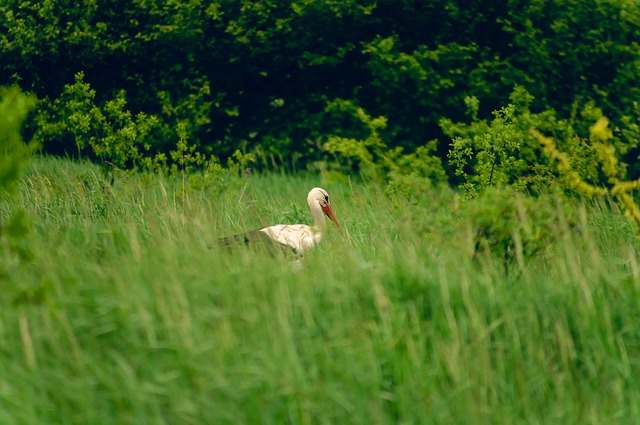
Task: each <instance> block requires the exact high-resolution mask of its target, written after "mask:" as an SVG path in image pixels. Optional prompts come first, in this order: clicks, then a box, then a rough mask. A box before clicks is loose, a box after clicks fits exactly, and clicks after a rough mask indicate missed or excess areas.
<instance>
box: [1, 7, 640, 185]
mask: <svg viewBox="0 0 640 425" xmlns="http://www.w3.org/2000/svg"><path fill="white" fill-rule="evenodd" d="M639 16H640V6H638V3H637V2H636V1H635V0H588V1H583V2H576V1H571V2H564V3H558V2H549V1H546V0H534V1H527V2H523V1H522V0H509V1H507V2H505V3H501V4H499V5H498V4H493V3H491V2H482V1H471V2H466V3H465V4H464V5H462V4H460V3H459V2H454V1H451V0H436V1H429V2H424V1H419V0H408V1H403V2H400V3H398V2H395V1H391V0H378V1H375V2H374V1H371V0H347V1H323V2H317V1H311V0H295V1H294V0H290V1H284V2H273V1H270V0H254V1H245V2H237V1H231V0H206V1H200V0H187V1H173V0H172V1H162V2H160V1H156V0H151V1H149V0H134V1H126V2H125V1H113V2H108V3H99V2H96V1H95V0H80V1H78V2H75V3H73V4H69V3H68V2H65V1H62V0H47V1H44V2H42V1H34V0H6V1H4V2H2V4H1V5H0V63H1V64H2V65H1V66H0V85H3V84H4V85H7V84H18V85H19V86H20V87H21V88H22V89H23V90H25V91H28V92H33V93H34V94H35V95H36V96H37V97H38V98H39V99H41V101H40V103H39V106H38V112H37V114H36V115H42V114H47V113H59V111H54V112H52V110H55V109H58V108H62V107H63V105H65V104H66V103H65V101H64V98H65V96H68V89H67V87H68V86H69V85H73V84H74V83H76V81H75V78H76V75H79V73H80V72H82V73H83V75H84V78H83V82H84V83H85V84H88V85H90V87H91V90H93V95H92V96H93V99H92V102H93V104H94V105H95V106H96V107H98V108H99V109H100V110H101V111H102V114H103V116H104V117H106V115H108V114H109V112H108V111H110V110H111V111H112V113H114V114H116V115H118V114H120V112H122V111H124V110H125V109H124V104H125V103H124V100H125V99H126V107H127V109H126V110H127V111H128V112H129V114H130V118H129V119H130V120H131V121H132V122H134V123H136V122H137V120H141V121H144V122H145V123H146V124H142V123H138V124H137V125H138V126H139V127H144V126H146V125H151V126H152V127H153V131H152V132H150V133H148V135H147V136H148V137H146V138H145V137H143V136H142V135H141V134H142V133H140V134H137V135H136V136H135V137H134V138H133V139H131V143H133V144H138V143H139V141H140V140H139V139H145V141H144V142H143V144H145V143H146V144H148V145H149V151H151V152H153V153H154V154H155V153H164V154H165V155H169V151H170V150H172V149H175V147H176V144H177V143H178V141H179V140H180V135H178V130H177V129H178V124H179V123H183V124H181V125H182V130H181V131H182V132H183V133H184V132H185V131H186V137H187V139H188V140H189V141H190V144H192V145H194V146H196V148H197V149H198V150H199V151H200V152H203V153H206V154H215V155H216V156H221V157H223V158H224V157H228V156H230V155H232V153H233V152H234V151H236V149H238V148H240V147H243V148H244V149H246V150H254V149H255V150H260V151H262V152H268V153H271V154H275V155H277V156H279V157H282V158H285V159H291V158H294V157H296V158H302V161H303V163H306V162H308V161H315V160H317V159H319V158H322V157H323V156H324V153H323V150H322V146H323V145H324V143H325V142H326V141H327V140H328V138H329V137H332V136H333V135H335V133H336V132H335V129H334V128H331V127H329V126H328V121H327V119H326V107H327V105H330V104H331V102H333V101H334V100H335V99H343V100H345V101H349V102H351V103H353V104H354V105H358V107H360V108H362V109H363V110H364V111H365V112H366V113H367V114H368V115H369V116H371V117H384V119H385V120H386V126H385V127H384V129H380V133H381V137H383V138H384V141H385V144H386V145H387V146H388V147H390V148H396V147H402V148H403V149H404V150H405V151H406V152H416V150H417V149H418V148H421V147H423V146H424V145H425V143H426V142H427V141H429V140H434V139H438V143H436V144H435V149H436V150H435V151H433V155H435V156H436V157H437V158H439V159H440V160H445V158H446V156H447V154H448V151H449V147H448V139H447V137H446V135H445V134H443V129H442V128H441V127H440V125H439V123H440V122H441V120H442V119H449V120H451V121H452V122H458V121H460V120H462V119H464V117H465V109H466V108H465V102H464V99H465V98H476V99H477V100H478V101H479V104H480V105H481V108H480V109H478V111H477V113H478V118H479V119H490V117H491V115H490V113H491V111H493V110H498V109H500V108H501V107H502V106H504V105H506V104H507V103H508V102H509V95H510V93H511V92H512V91H513V89H514V87H515V86H521V87H523V88H524V89H525V90H526V91H527V92H528V93H530V94H531V96H532V97H533V99H534V101H533V103H532V104H531V108H532V110H536V111H555V112H554V113H556V114H557V117H558V119H565V120H572V119H575V121H576V122H575V123H573V122H572V125H574V126H576V125H582V126H583V127H584V128H586V127H588V124H584V123H582V124H580V123H578V122H577V121H579V119H580V118H581V117H580V116H579V115H575V114H574V115H572V114H573V113H574V112H575V111H579V110H581V109H582V108H584V106H585V105H587V104H588V103H589V102H592V101H593V102H595V104H596V105H598V106H599V107H600V108H602V110H603V113H604V114H605V115H606V116H608V117H609V118H610V119H611V120H612V123H613V124H612V127H613V128H620V129H621V131H626V133H625V134H626V137H631V138H635V139H636V140H637V138H638V132H637V127H636V130H635V133H634V130H633V129H632V128H631V127H630V125H631V124H630V123H631V121H632V120H630V119H629V117H633V116H634V113H635V112H634V111H635V109H634V108H635V107H634V102H636V101H637V100H638V98H639V95H640V91H639V90H640V88H638V85H637V84H636V82H637V81H638V80H639V79H640V78H639V77H640V67H639V66H638V63H640V44H639V43H638V41H637V40H639V39H640V18H639ZM107 105H108V106H107ZM84 106H85V107H86V105H84ZM78 107H79V108H81V107H82V105H78ZM79 113H83V112H82V110H81V111H80V112H79ZM141 114H144V115H141ZM143 117H144V118H143ZM151 117H155V120H156V121H155V122H153V123H150V122H147V121H148V120H150V119H152V118H151ZM106 118H107V119H109V118H108V117H106ZM36 123H38V124H36ZM41 123H42V120H38V119H37V118H36V119H35V121H32V122H31V123H30V124H29V126H28V127H29V131H30V132H31V133H34V132H37V131H38V125H39V124H41ZM92 125H95V126H100V124H97V123H95V124H92ZM126 128H127V126H126V125H125V124H123V123H116V124H114V125H113V127H112V129H111V130H108V131H106V133H104V134H108V133H109V132H111V134H112V135H115V134H117V133H119V132H120V133H122V132H123V131H126V130H125V129H126ZM103 129H104V127H103ZM367 131H368V130H366V129H362V133H361V134H354V135H353V137H354V138H355V139H356V140H365V139H366V137H367ZM107 137H108V136H107ZM130 137H132V136H131V135H130ZM103 138H104V137H103ZM87 143H88V141H87ZM43 146H44V149H45V150H46V151H48V152H54V153H62V152H67V153H75V152H77V143H76V141H75V140H73V139H72V138H69V137H49V138H47V139H46V140H44V141H43ZM421 149H423V148H421ZM111 154H113V152H111V153H110V155H111ZM105 155H106V153H105ZM118 155H119V154H118ZM418 155H422V154H418ZM113 159H114V160H117V158H113ZM454 170H455V167H454V168H448V169H447V171H448V172H449V177H451V178H454V179H455V175H454V172H453V171H454Z"/></svg>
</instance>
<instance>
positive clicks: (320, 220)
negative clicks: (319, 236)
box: [309, 202, 327, 230]
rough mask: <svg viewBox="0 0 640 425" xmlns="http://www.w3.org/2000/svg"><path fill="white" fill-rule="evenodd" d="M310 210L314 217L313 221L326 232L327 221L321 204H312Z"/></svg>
mask: <svg viewBox="0 0 640 425" xmlns="http://www.w3.org/2000/svg"><path fill="white" fill-rule="evenodd" d="M309 208H310V209H311V215H312V216H313V221H314V222H315V224H316V226H317V227H319V228H320V229H322V230H324V229H325V228H326V227H327V219H326V218H325V217H324V212H322V208H321V207H320V204H319V203H317V202H312V203H310V204H309Z"/></svg>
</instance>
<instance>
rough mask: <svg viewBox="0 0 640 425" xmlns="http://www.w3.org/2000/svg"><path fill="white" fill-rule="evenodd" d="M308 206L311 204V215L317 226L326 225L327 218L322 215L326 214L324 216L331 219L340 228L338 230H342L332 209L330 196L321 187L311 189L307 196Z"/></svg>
mask: <svg viewBox="0 0 640 425" xmlns="http://www.w3.org/2000/svg"><path fill="white" fill-rule="evenodd" d="M307 204H309V209H311V214H312V215H313V218H314V219H315V221H316V224H318V225H323V224H324V223H325V218H324V216H323V215H322V214H323V213H324V215H326V216H327V217H329V220H331V221H333V222H334V223H335V224H336V226H338V229H340V223H338V219H337V218H336V214H335V213H334V212H333V208H331V204H330V203H329V194H328V193H327V191H326V190H324V189H322V188H319V187H314V188H313V189H311V191H310V192H309V195H308V196H307Z"/></svg>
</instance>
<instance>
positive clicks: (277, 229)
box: [218, 187, 341, 255]
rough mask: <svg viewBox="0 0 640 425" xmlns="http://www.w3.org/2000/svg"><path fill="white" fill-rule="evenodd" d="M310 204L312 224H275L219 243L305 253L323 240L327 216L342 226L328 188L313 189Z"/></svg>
mask: <svg viewBox="0 0 640 425" xmlns="http://www.w3.org/2000/svg"><path fill="white" fill-rule="evenodd" d="M307 204H308V205H309V209H310V210H311V215H312V216H313V220H314V222H315V225H314V226H313V227H312V226H307V225H306V224H276V225H275V226H268V227H263V228H262V229H258V230H253V231H250V232H247V233H243V234H240V235H234V236H231V237H228V238H223V239H219V240H218V242H219V245H220V246H223V247H229V246H232V245H235V244H244V245H249V246H252V245H263V246H268V247H274V248H279V249H281V250H284V251H288V252H293V253H294V254H295V255H303V254H305V253H306V252H308V251H309V250H311V249H312V248H313V247H315V246H316V245H317V244H318V243H320V241H321V240H322V235H323V233H324V232H325V230H326V228H327V221H326V218H325V215H326V216H327V217H329V219H330V220H331V221H333V222H334V223H335V224H336V226H338V228H339V229H341V228H340V223H338V219H337V218H336V214H335V213H334V212H333V208H331V204H330V203H329V194H328V193H327V191H326V190H324V189H322V188H319V187H314V188H313V189H311V191H310V192H309V195H308V196H307Z"/></svg>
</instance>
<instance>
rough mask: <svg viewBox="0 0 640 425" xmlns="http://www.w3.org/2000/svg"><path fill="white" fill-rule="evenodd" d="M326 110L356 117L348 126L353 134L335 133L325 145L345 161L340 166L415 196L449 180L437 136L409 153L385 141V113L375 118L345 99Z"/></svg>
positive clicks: (329, 150)
mask: <svg viewBox="0 0 640 425" xmlns="http://www.w3.org/2000/svg"><path fill="white" fill-rule="evenodd" d="M326 110H327V112H329V113H339V114H342V116H343V118H345V119H348V120H351V121H352V125H349V126H345V128H346V130H347V131H348V132H351V133H352V134H353V136H351V137H345V136H341V135H337V134H334V135H331V136H329V137H328V139H327V141H326V143H325V144H324V146H323V148H324V150H325V151H326V152H329V153H331V154H333V155H334V156H335V158H336V159H337V161H338V163H339V164H340V165H341V167H337V168H338V169H339V170H342V171H343V172H349V171H355V172H357V173H359V175H360V176H361V177H363V178H364V179H365V180H369V181H373V182H376V183H380V184H385V185H387V188H388V190H390V191H391V192H393V193H398V192H399V193H403V194H405V195H407V196H415V195H417V194H419V193H420V192H424V191H425V190H426V189H428V188H430V187H432V186H433V185H434V184H437V183H442V182H444V181H446V174H445V172H444V169H443V167H442V163H441V161H440V159H439V158H438V157H437V156H436V155H435V150H436V141H435V140H434V141H431V142H429V143H427V144H425V145H424V146H421V147H419V148H418V149H416V151H415V152H413V153H408V154H407V153H404V152H403V149H402V148H401V147H396V148H389V147H388V146H387V144H386V143H385V141H384V133H383V131H384V129H385V128H386V126H387V120H386V118H385V117H377V118H372V117H371V116H370V115H369V114H367V112H366V111H365V110H364V109H363V108H361V107H359V106H356V105H355V104H353V103H352V102H349V101H344V100H336V101H333V102H330V103H329V104H328V105H327V109H326ZM358 127H359V129H358ZM339 131H340V130H339ZM342 131H344V130H342ZM358 134H360V135H361V137H360V138H358V136H357V135H358Z"/></svg>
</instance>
